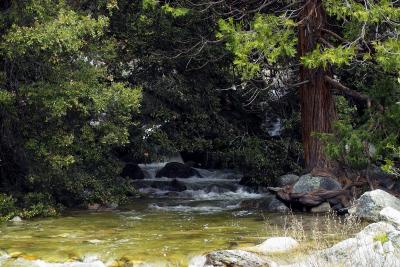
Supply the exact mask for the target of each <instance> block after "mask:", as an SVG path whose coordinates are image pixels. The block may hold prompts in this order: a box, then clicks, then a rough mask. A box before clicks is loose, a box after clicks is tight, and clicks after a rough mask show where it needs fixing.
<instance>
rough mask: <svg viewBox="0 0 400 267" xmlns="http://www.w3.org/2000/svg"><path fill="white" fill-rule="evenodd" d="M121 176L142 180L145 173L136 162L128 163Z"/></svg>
mask: <svg viewBox="0 0 400 267" xmlns="http://www.w3.org/2000/svg"><path fill="white" fill-rule="evenodd" d="M120 176H121V177H124V178H125V177H129V178H131V179H133V180H141V179H144V173H143V171H142V169H141V168H140V167H139V165H137V164H134V163H127V164H126V165H125V167H124V168H123V169H122V172H121V174H120Z"/></svg>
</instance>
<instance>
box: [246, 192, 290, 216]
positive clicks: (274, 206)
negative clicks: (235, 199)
mask: <svg viewBox="0 0 400 267" xmlns="http://www.w3.org/2000/svg"><path fill="white" fill-rule="evenodd" d="M240 208H245V209H259V210H263V211H270V212H289V211H290V209H289V208H288V207H287V206H286V205H285V203H283V202H282V201H280V200H279V199H277V198H276V196H273V195H270V196H268V197H264V198H260V199H246V200H243V201H242V202H240Z"/></svg>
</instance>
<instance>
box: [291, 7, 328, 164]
mask: <svg viewBox="0 0 400 267" xmlns="http://www.w3.org/2000/svg"><path fill="white" fill-rule="evenodd" d="M325 20H326V15H325V11H324V9H323V6H322V1H321V0H308V1H305V3H304V7H303V11H302V15H301V21H300V24H299V46H298V53H299V56H300V57H301V56H303V55H305V54H307V53H308V52H310V51H313V50H314V49H315V48H316V47H317V42H318V40H319V39H320V38H321V37H322V34H323V31H322V29H323V28H324V26H325ZM328 74H329V73H327V71H326V70H323V69H322V68H317V69H308V68H306V67H304V66H302V67H301V68H300V81H309V82H308V83H306V84H303V85H302V86H301V88H300V105H301V122H302V138H303V147H304V159H305V165H306V166H305V167H306V169H307V170H309V171H311V170H312V169H315V168H322V169H324V168H327V167H328V166H329V162H328V160H327V159H326V157H325V156H324V153H323V146H322V144H321V142H320V141H319V140H318V138H317V137H315V136H313V133H327V132H330V131H331V128H332V122H333V120H335V118H336V111H335V104H334V98H333V95H332V92H331V90H330V88H329V87H330V86H329V84H328V83H327V82H326V80H325V76H326V75H328Z"/></svg>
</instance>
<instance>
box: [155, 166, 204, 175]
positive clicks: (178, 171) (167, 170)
mask: <svg viewBox="0 0 400 267" xmlns="http://www.w3.org/2000/svg"><path fill="white" fill-rule="evenodd" d="M193 176H197V177H201V175H200V173H199V172H198V171H197V170H196V169H194V168H192V167H190V166H188V165H186V164H183V163H180V162H169V163H167V164H166V165H165V166H164V168H162V169H161V170H159V171H158V172H157V174H156V177H157V178H160V177H167V178H189V177H193Z"/></svg>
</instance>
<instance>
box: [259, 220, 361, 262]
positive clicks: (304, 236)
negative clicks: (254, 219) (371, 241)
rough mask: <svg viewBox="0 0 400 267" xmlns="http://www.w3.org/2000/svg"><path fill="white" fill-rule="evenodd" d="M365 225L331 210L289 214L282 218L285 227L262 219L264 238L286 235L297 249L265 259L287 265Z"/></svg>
mask: <svg viewBox="0 0 400 267" xmlns="http://www.w3.org/2000/svg"><path fill="white" fill-rule="evenodd" d="M365 225H366V224H365V223H362V222H361V221H360V220H359V219H358V218H356V217H354V216H350V215H347V216H337V215H336V214H334V213H333V212H332V213H325V214H316V215H314V216H309V215H305V216H302V215H301V214H293V213H290V214H288V215H286V216H285V218H284V226H283V227H281V226H279V225H276V224H275V225H274V224H272V223H270V222H269V221H268V218H265V230H266V233H267V237H266V238H269V237H275V236H287V237H292V238H294V239H296V240H297V241H298V242H299V243H300V246H299V248H297V249H295V250H292V251H289V252H285V253H273V254H270V255H268V258H269V259H271V260H273V261H275V262H278V263H280V264H289V263H293V262H298V261H300V260H301V259H304V258H305V257H306V256H307V255H309V254H311V253H312V252H315V251H317V250H322V249H325V248H328V247H331V246H332V245H334V244H336V243H338V242H340V241H342V240H344V239H347V238H350V237H352V236H354V234H356V233H358V232H359V231H360V230H361V229H362V228H363V227H364V226H365Z"/></svg>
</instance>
